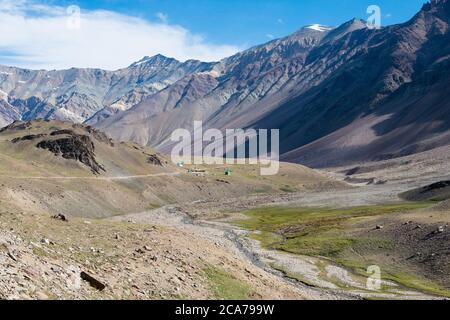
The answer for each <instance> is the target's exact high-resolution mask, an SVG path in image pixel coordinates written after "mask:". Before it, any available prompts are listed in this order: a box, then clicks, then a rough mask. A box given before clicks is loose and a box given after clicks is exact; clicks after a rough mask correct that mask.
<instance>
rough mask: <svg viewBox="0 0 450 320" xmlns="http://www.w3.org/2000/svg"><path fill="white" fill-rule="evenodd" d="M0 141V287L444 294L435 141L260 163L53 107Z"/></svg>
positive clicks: (65, 295)
mask: <svg viewBox="0 0 450 320" xmlns="http://www.w3.org/2000/svg"><path fill="white" fill-rule="evenodd" d="M0 150H1V153H0V191H1V193H0V195H1V196H0V226H1V227H0V272H1V277H0V297H1V298H6V299H180V298H189V299H207V298H219V299H365V298H389V299H410V298H413V299H434V298H442V297H448V296H449V295H450V294H449V292H450V283H449V282H448V277H447V276H446V275H448V274H449V272H450V270H449V268H450V267H449V258H448V250H447V249H446V248H448V247H449V241H450V237H449V229H448V223H449V222H450V215H449V212H450V209H449V208H450V207H449V206H448V204H447V202H446V199H447V198H446V195H447V193H446V190H447V188H449V187H448V185H446V184H445V183H441V184H438V185H437V187H436V186H433V184H434V183H436V182H439V181H445V180H446V179H449V180H450V177H447V176H446V174H447V172H449V171H448V169H449V168H448V166H449V165H448V163H449V162H448V161H446V157H447V156H446V154H449V153H448V152H445V150H437V151H428V152H425V153H420V154H417V155H414V156H408V157H405V158H399V159H395V160H386V161H382V162H374V163H362V164H360V165H358V166H352V167H339V168H330V169H326V170H320V171H316V170H312V169H308V168H306V167H303V166H300V165H295V164H285V163H282V164H281V170H280V173H279V174H278V175H276V176H268V177H264V176H260V175H259V168H258V167H257V166H250V165H239V166H238V165H232V166H224V165H214V166H212V165H210V166H206V165H202V166H194V165H186V166H185V167H178V166H175V165H174V164H172V163H171V161H170V159H169V158H167V157H165V156H163V155H161V154H159V153H157V152H155V151H153V150H152V149H150V148H144V147H140V146H137V145H134V144H131V143H121V142H117V141H114V140H111V139H109V138H108V137H107V136H106V135H104V134H102V133H101V132H99V131H96V130H94V129H92V128H90V127H87V126H83V125H73V124H71V123H67V122H59V121H32V122H15V123H14V124H12V125H11V126H9V127H6V128H5V129H2V131H1V132H0ZM226 169H232V174H231V175H225V170H226ZM429 185H431V187H428V188H425V189H424V190H426V191H427V192H431V195H430V196H428V197H424V196H422V197H420V198H417V199H416V198H414V197H413V196H412V195H415V194H416V193H419V194H423V193H422V191H421V190H422V189H418V191H416V188H420V187H424V186H429ZM436 188H437V190H439V199H437V198H436V192H437V191H436ZM430 190H431V191H430ZM407 191H408V192H407ZM405 192H407V193H406V194H405ZM411 194H412V195H411ZM370 266H378V267H379V268H380V270H381V277H382V279H383V280H382V286H381V287H380V288H379V290H369V289H368V288H367V278H368V276H370V274H368V273H367V268H368V267H370Z"/></svg>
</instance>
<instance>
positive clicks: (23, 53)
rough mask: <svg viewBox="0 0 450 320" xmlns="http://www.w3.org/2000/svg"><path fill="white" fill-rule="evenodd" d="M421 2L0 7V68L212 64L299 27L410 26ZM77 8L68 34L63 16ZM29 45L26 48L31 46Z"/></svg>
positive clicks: (284, 0) (6, 2)
mask: <svg viewBox="0 0 450 320" xmlns="http://www.w3.org/2000/svg"><path fill="white" fill-rule="evenodd" d="M424 2H425V0H371V1H368V0H128V1H126V0H97V1H92V0H89V1H88V0H78V1H73V0H41V1H40V0H0V33H1V34H2V35H6V37H5V36H2V37H1V38H0V64H13V65H17V66H21V67H30V68H45V69H49V68H56V69H59V68H68V67H70V66H75V67H102V68H105V69H116V68H120V67H125V66H127V65H129V64H131V63H132V62H133V61H135V60H138V59H140V58H141V57H142V56H144V55H153V54H156V53H162V54H165V55H168V56H173V57H175V58H178V59H180V60H186V59H189V58H195V59H200V60H208V61H211V60H217V59H220V58H223V57H225V56H228V55H231V54H233V53H235V52H237V51H239V50H243V49H245V48H248V47H250V46H253V45H256V44H260V43H263V42H266V41H268V40H270V39H271V38H274V37H275V38H276V37H282V36H285V35H288V34H290V33H292V32H294V31H295V30H298V29H299V28H300V27H302V26H304V25H307V24H313V23H319V24H325V25H332V26H337V25H339V24H341V23H343V22H345V21H348V20H350V19H351V18H353V17H359V18H363V19H364V18H367V17H368V14H367V13H366V10H367V7H368V6H369V5H372V4H376V5H378V6H379V7H380V8H381V11H382V24H383V25H390V24H395V23H400V22H404V21H406V20H408V19H409V18H411V17H412V16H413V15H414V14H415V13H416V12H417V11H418V10H419V9H420V8H421V6H422V4H423V3H424ZM71 5H77V6H79V7H80V8H81V18H82V20H81V22H82V23H81V26H80V28H75V29H73V28H70V30H68V29H67V12H66V9H67V8H68V7H69V6H71ZM31 44H32V45H31Z"/></svg>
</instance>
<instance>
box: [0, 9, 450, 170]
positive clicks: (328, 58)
mask: <svg viewBox="0 0 450 320" xmlns="http://www.w3.org/2000/svg"><path fill="white" fill-rule="evenodd" d="M449 26H450V1H449V0H433V1H431V2H429V3H426V4H425V5H424V6H423V8H422V9H421V10H420V11H419V12H418V13H417V14H416V15H415V16H414V17H413V18H412V19H411V20H410V21H408V22H406V23H403V24H398V25H392V26H388V27H383V28H381V29H372V28H368V27H367V25H366V23H365V22H364V21H362V20H360V19H353V20H351V21H348V22H346V23H344V24H343V25H341V26H339V27H337V28H333V27H328V26H321V25H310V26H306V27H304V28H302V29H300V30H299V31H297V32H295V33H293V34H292V35H290V36H287V37H285V38H281V39H276V40H273V41H270V42H268V43H266V44H263V45H261V46H256V47H253V48H250V49H248V50H246V51H244V52H241V53H238V54H236V55H234V56H232V57H229V58H225V59H223V60H222V61H219V62H211V63H206V62H201V61H194V60H189V61H186V62H179V61H177V60H175V59H171V58H167V57H164V56H161V55H157V56H154V57H145V58H144V59H142V60H141V61H139V62H136V63H134V64H132V65H130V66H129V67H128V68H124V69H121V70H117V71H104V70H99V69H75V68H74V69H70V70H63V71H44V70H40V71H34V70H24V69H18V68H13V67H3V66H0V125H2V126H3V125H6V124H8V123H11V122H12V121H14V120H31V119H36V118H45V119H57V120H69V121H73V122H80V123H81V122H85V123H87V124H89V125H92V126H94V127H97V128H99V129H101V130H103V131H105V132H106V133H108V134H109V135H110V136H111V137H113V138H115V139H118V140H132V141H134V142H136V143H139V144H142V145H149V146H152V147H156V148H158V149H159V150H161V151H168V150H170V146H171V142H170V135H171V133H172V131H173V130H174V129H177V128H186V129H192V125H193V121H194V120H202V121H203V122H204V127H207V128H218V129H221V130H224V129H226V128H257V129H259V128H269V129H271V128H279V129H280V142H281V153H282V159H283V160H286V161H292V162H299V163H302V164H306V165H309V166H312V167H327V166H335V165H341V164H347V163H353V162H360V161H370V160H382V159H390V158H395V157H400V156H405V155H410V154H414V153H418V152H422V151H426V150H430V149H433V148H436V147H439V146H443V145H448V144H450V113H449V112H448V110H449V107H450V102H449V98H450V97H449V95H450V93H449V92H450V91H449V90H448V88H449V87H450V77H449V76H448V74H449V71H450V45H449V44H450V34H449Z"/></svg>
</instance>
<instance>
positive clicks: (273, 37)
mask: <svg viewBox="0 0 450 320" xmlns="http://www.w3.org/2000/svg"><path fill="white" fill-rule="evenodd" d="M266 37H267V38H269V39H271V40H272V39H275V36H274V35H273V34H271V33H268V34H266Z"/></svg>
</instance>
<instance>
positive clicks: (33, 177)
mask: <svg viewBox="0 0 450 320" xmlns="http://www.w3.org/2000/svg"><path fill="white" fill-rule="evenodd" d="M177 175H180V172H163V173H155V174H145V175H132V176H119V177H97V176H95V177H64V176H57V177H43V176H42V177H36V176H28V177H26V176H25V177H17V176H0V178H8V179H25V180H104V181H116V180H131V179H141V178H149V177H173V176H177Z"/></svg>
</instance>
